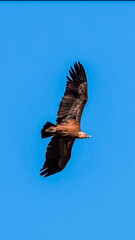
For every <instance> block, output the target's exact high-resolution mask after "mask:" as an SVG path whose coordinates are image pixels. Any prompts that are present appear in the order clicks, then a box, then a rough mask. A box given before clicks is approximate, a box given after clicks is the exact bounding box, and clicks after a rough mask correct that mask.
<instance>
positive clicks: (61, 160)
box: [40, 137, 75, 177]
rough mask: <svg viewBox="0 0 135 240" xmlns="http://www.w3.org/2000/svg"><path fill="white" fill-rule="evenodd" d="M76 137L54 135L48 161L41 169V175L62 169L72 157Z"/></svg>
mask: <svg viewBox="0 0 135 240" xmlns="http://www.w3.org/2000/svg"><path fill="white" fill-rule="evenodd" d="M74 141H75V139H74V138H70V139H66V138H58V137H53V138H52V139H51V141H50V143H49V144H48V147H47V152H46V161H45V163H44V165H43V167H42V169H41V170H40V171H41V173H40V175H44V177H47V176H49V175H52V174H54V173H56V172H60V171H62V170H63V169H64V168H65V166H66V164H67V162H68V161H69V159H70V157H71V150H72V146H73V143H74Z"/></svg>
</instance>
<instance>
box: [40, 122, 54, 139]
mask: <svg viewBox="0 0 135 240" xmlns="http://www.w3.org/2000/svg"><path fill="white" fill-rule="evenodd" d="M49 127H55V124H53V123H50V122H46V124H45V125H44V126H43V129H42V130H41V138H47V137H51V136H52V132H49V131H46V130H47V129H48V128H49Z"/></svg>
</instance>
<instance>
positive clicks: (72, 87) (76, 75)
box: [57, 62, 88, 123]
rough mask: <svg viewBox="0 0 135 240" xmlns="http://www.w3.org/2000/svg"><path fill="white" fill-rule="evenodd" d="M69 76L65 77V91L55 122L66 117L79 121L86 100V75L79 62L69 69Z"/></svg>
mask: <svg viewBox="0 0 135 240" xmlns="http://www.w3.org/2000/svg"><path fill="white" fill-rule="evenodd" d="M69 73H70V76H71V78H69V77H67V80H68V81H67V85H66V91H65V93H64V96H63V98H62V101H61V103H60V107H59V111H58V118H57V122H58V123H60V122H61V121H64V120H65V119H67V118H71V119H75V120H76V121H78V122H80V121H81V116H82V112H83V109H84V106H85V104H86V102H87V100H88V90H87V88H88V87H87V76H86V73H85V70H84V68H83V66H82V64H81V63H80V62H78V63H75V64H74V69H73V68H72V67H71V70H69Z"/></svg>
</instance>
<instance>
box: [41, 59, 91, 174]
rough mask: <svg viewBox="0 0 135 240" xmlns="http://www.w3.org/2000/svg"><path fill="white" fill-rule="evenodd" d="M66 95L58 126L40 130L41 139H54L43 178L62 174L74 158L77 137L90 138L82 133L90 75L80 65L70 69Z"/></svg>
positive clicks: (42, 170) (63, 99) (49, 148)
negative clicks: (82, 117) (72, 154)
mask: <svg viewBox="0 0 135 240" xmlns="http://www.w3.org/2000/svg"><path fill="white" fill-rule="evenodd" d="M69 74H70V77H68V76H67V84H66V90H65V93H64V96H63V97H62V100H61V102H60V106H59V110H58V113H57V116H58V117H57V120H56V124H53V123H50V122H47V123H46V124H45V125H44V126H43V129H42V130H41V137H42V138H47V137H51V136H52V139H51V141H50V143H49V144H48V147H47V151H46V155H45V158H46V159H45V163H44V165H43V167H42V169H41V170H40V171H41V173H40V175H43V176H44V177H47V176H49V175H52V174H54V173H57V172H60V171H62V170H63V169H64V168H65V166H66V165H67V163H68V161H69V160H70V158H71V150H72V147H73V144H74V142H75V140H76V138H80V139H82V138H90V137H91V136H90V135H88V134H86V133H83V132H82V131H81V127H80V122H81V116H82V112H83V109H84V107H85V104H86V102H87V101H88V85H87V76H86V72H85V70H84V67H83V66H82V64H81V63H80V62H78V63H75V64H74V69H73V68H72V67H71V69H70V70H69Z"/></svg>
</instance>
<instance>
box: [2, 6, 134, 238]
mask: <svg viewBox="0 0 135 240" xmlns="http://www.w3.org/2000/svg"><path fill="white" fill-rule="evenodd" d="M78 60H79V61H80V62H81V63H82V64H83V65H84V67H85V69H86V72H87V76H88V87H89V101H88V103H87V105H86V108H85V110H84V114H83V117H82V130H83V131H84V132H87V133H88V134H91V135H92V138H91V139H85V140H77V141H76V142H75V144H74V147H73V152H72V158H71V160H70V162H69V163H68V165H67V167H66V168H65V169H64V171H62V172H61V173H59V174H55V175H53V176H51V177H48V178H46V179H45V178H43V177H41V176H39V170H40V168H41V167H42V165H43V163H44V154H45V151H46V147H47V144H48V142H49V139H45V140H42V139H41V138H40V130H41V128H42V126H43V124H44V123H45V122H46V121H47V120H48V121H52V122H54V123H55V120H56V114H57V110H58V107H59V102H60V100H61V97H62V96H63V93H64V91H65V85H66V75H67V74H68V69H69V67H70V66H72V65H73V64H74V62H75V61H78ZM0 81H1V87H0V92H1V93H0V103H1V117H0V123H1V124H0V125H1V131H0V132H1V133H0V146H1V154H0V155H1V156H0V158H1V168H0V169H1V171H0V182H1V190H0V201H1V204H0V205H1V212H0V226H1V231H0V239H1V240H18V239H19V240H24V239H25V240H29V239H32V240H39V239H48V240H54V239H55V240H63V239H64V240H67V239H68V240H69V239H70V240H72V239H77V240H82V239H85V240H101V239H102V240H108V239H109V240H114V239H115V240H119V239H122V240H127V239H130V240H134V239H135V127H134V124H135V3H134V2H50V3H49V2H1V3H0Z"/></svg>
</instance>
